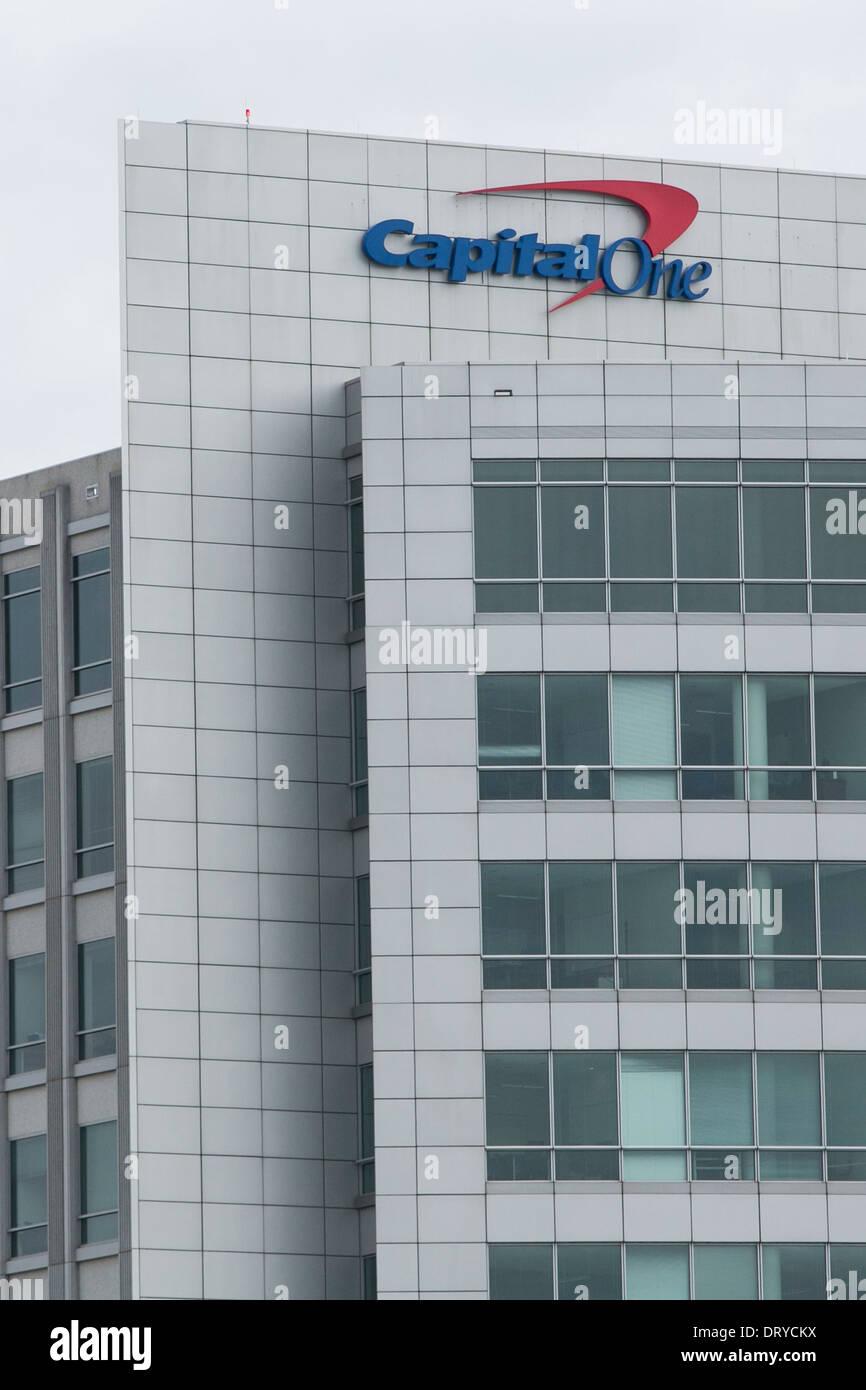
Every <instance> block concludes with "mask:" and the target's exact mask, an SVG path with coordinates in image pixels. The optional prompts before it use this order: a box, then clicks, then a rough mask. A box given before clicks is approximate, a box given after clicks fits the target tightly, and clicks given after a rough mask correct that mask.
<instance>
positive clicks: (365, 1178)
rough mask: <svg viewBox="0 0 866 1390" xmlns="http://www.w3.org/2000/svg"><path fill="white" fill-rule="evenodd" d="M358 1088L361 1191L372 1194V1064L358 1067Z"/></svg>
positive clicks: (373, 1170)
mask: <svg viewBox="0 0 866 1390" xmlns="http://www.w3.org/2000/svg"><path fill="white" fill-rule="evenodd" d="M358 1072H359V1088H360V1101H361V1104H360V1138H361V1145H360V1147H361V1155H360V1168H361V1183H360V1187H361V1191H362V1192H374V1191H375V1188H376V1180H375V1165H374V1156H375V1153H376V1147H375V1138H374V1135H373V1067H372V1064H368V1065H367V1066H363V1067H359V1068H358Z"/></svg>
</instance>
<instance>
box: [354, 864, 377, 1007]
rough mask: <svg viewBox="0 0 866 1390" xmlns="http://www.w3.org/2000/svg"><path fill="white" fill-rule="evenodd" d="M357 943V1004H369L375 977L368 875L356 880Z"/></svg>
mask: <svg viewBox="0 0 866 1390" xmlns="http://www.w3.org/2000/svg"><path fill="white" fill-rule="evenodd" d="M355 942H356V946H355V950H356V958H357V966H356V972H355V978H356V980H357V1002H358V1003H359V1004H369V1003H370V1001H371V1000H372V998H373V990H372V978H373V977H372V973H371V965H372V956H371V954H370V879H369V876H368V875H366V874H365V875H364V876H363V877H362V878H358V879H356V880H355Z"/></svg>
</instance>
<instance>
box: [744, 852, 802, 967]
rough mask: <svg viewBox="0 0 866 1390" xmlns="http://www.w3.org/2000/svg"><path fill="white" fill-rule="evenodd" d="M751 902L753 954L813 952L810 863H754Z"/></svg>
mask: <svg viewBox="0 0 866 1390" xmlns="http://www.w3.org/2000/svg"><path fill="white" fill-rule="evenodd" d="M758 895H760V896H758ZM752 903H753V904H754V907H753V910H752V950H753V951H754V953H755V955H756V956H758V955H774V956H788V955H790V956H802V955H806V956H808V955H814V954H815V870H814V866H813V865H812V864H753V865H752ZM755 908H757V915H756V912H755ZM756 983H757V981H756ZM778 988H784V986H782V985H779V986H778ZM812 988H814V986H812Z"/></svg>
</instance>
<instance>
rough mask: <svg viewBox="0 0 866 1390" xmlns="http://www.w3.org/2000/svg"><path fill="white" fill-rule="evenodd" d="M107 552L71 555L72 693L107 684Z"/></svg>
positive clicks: (108, 674)
mask: <svg viewBox="0 0 866 1390" xmlns="http://www.w3.org/2000/svg"><path fill="white" fill-rule="evenodd" d="M108 570H109V552H108V548H107V547H106V548H105V549H103V550H91V551H88V553H87V554H86V555H73V557H72V620H73V666H74V677H75V682H74V686H75V694H76V695H90V694H91V693H92V692H93V691H95V690H108V689H109V688H110V686H111V578H110V575H109V572H108Z"/></svg>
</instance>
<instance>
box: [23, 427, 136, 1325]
mask: <svg viewBox="0 0 866 1390" xmlns="http://www.w3.org/2000/svg"><path fill="white" fill-rule="evenodd" d="M120 465H121V458H120V450H119V449H113V450H109V451H108V452H106V453H102V454H96V455H93V456H91V457H88V458H81V459H76V460H74V461H73V462H70V463H64V464H61V465H59V466H58V467H56V468H46V469H42V470H40V471H39V472H35V473H29V474H26V475H25V476H23V477H20V478H12V479H7V480H5V482H4V484H3V489H4V497H3V500H2V503H0V506H2V509H3V539H2V541H0V565H2V573H3V653H4V655H3V715H2V724H0V732H2V750H3V751H2V767H3V778H4V795H3V797H2V798H0V806H2V815H3V835H2V839H3V843H4V845H5V858H4V861H3V862H4V866H5V867H4V873H5V889H4V898H3V905H2V907H3V932H2V938H0V955H2V962H0V965H2V969H0V1018H2V1024H3V1032H4V1037H3V1048H2V1053H0V1056H2V1059H3V1060H2V1064H0V1065H2V1076H3V1095H2V1104H0V1134H2V1146H0V1213H2V1227H3V1232H4V1251H3V1260H2V1267H0V1275H2V1276H3V1277H5V1280H7V1281H8V1283H5V1284H4V1285H3V1294H4V1297H13V1298H14V1297H24V1298H27V1297H30V1298H39V1297H44V1298H52V1299H79V1298H117V1297H121V1296H128V1293H129V1269H130V1264H129V1203H128V1187H127V1185H126V1184H125V1183H124V1182H122V1181H121V1180H120V1176H119V1175H120V1173H121V1172H122V1171H123V1167H124V1163H123V1159H124V1156H125V1155H126V1153H127V1151H128V1114H129V1103H128V1070H127V1046H126V1019H127V1004H126V970H125V961H126V955H125V938H124V934H123V932H122V931H118V930H117V924H118V923H119V922H122V920H123V897H124V892H125V888H124V858H125V856H124V835H125V822H124V805H123V787H124V779H123V767H124V751H123V683H122V681H121V680H118V679H116V678H115V673H117V672H120V671H122V646H121V633H122V623H121V601H122V587H121V581H122V559H121V534H122V529H121V474H120ZM112 617H113V619H114V621H112ZM16 1281H17V1282H16Z"/></svg>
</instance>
